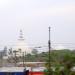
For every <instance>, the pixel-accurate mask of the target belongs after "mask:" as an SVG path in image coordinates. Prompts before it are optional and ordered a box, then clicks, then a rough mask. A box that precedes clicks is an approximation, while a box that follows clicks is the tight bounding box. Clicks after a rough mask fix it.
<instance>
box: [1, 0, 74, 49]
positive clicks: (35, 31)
mask: <svg viewBox="0 0 75 75" xmlns="http://www.w3.org/2000/svg"><path fill="white" fill-rule="evenodd" d="M49 26H50V27H51V45H52V47H56V48H57V47H64V48H69V49H75V33H74V32H75V0H0V48H1V47H3V46H9V45H14V43H15V42H16V40H17V39H18V36H19V31H20V29H22V30H23V33H24V37H25V40H26V41H27V43H28V44H29V45H30V46H43V47H44V46H47V45H48V44H47V43H48V27H49Z"/></svg>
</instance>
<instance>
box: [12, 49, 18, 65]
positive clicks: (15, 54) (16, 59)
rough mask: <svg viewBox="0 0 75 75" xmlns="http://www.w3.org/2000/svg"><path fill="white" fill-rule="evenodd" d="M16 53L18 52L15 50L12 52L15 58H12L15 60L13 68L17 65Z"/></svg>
mask: <svg viewBox="0 0 75 75" xmlns="http://www.w3.org/2000/svg"><path fill="white" fill-rule="evenodd" d="M17 52H18V51H16V50H14V51H13V53H14V56H15V57H14V59H15V66H16V65H17V56H16V55H17Z"/></svg>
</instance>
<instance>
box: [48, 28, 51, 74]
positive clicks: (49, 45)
mask: <svg viewBox="0 0 75 75" xmlns="http://www.w3.org/2000/svg"><path fill="white" fill-rule="evenodd" d="M48 47H49V60H48V61H49V62H48V63H49V75H50V70H51V64H50V51H51V41H50V27H49V40H48Z"/></svg>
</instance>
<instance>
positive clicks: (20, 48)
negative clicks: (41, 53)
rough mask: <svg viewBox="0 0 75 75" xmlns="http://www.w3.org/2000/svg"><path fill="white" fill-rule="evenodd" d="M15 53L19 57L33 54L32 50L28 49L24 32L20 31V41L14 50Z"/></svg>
mask: <svg viewBox="0 0 75 75" xmlns="http://www.w3.org/2000/svg"><path fill="white" fill-rule="evenodd" d="M15 51H16V53H17V56H22V55H23V53H26V54H28V53H31V52H32V50H31V49H30V48H29V47H28V45H27V43H26V41H25V39H24V37H23V32H22V30H20V35H19V39H18V41H17V43H16V45H15V46H14V49H13V52H15Z"/></svg>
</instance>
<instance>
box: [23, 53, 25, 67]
mask: <svg viewBox="0 0 75 75" xmlns="http://www.w3.org/2000/svg"><path fill="white" fill-rule="evenodd" d="M24 60H25V56H24V52H23V67H24V65H25V64H24Z"/></svg>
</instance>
